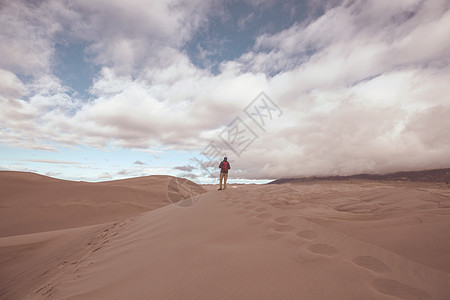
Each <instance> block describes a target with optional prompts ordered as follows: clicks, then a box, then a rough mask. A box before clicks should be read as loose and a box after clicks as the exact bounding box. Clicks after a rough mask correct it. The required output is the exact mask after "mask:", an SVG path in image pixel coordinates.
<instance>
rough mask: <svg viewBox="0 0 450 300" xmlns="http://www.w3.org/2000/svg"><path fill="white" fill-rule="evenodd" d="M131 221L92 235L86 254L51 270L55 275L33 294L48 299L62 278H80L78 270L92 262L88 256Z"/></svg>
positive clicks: (99, 248) (102, 246)
mask: <svg viewBox="0 0 450 300" xmlns="http://www.w3.org/2000/svg"><path fill="white" fill-rule="evenodd" d="M132 221H134V219H129V220H125V221H122V222H116V223H114V224H113V225H111V226H110V227H108V228H106V229H104V230H103V231H101V232H100V233H98V234H96V235H94V236H93V237H92V238H91V239H90V240H89V241H88V244H87V249H86V250H87V252H86V253H85V254H84V255H83V256H81V257H78V258H76V259H74V260H73V261H72V262H69V260H66V261H64V262H63V263H61V265H59V266H58V267H57V268H56V269H55V270H52V271H53V272H54V273H55V274H57V275H56V276H55V277H54V278H53V279H51V280H50V282H49V283H47V284H45V285H44V286H42V287H40V288H39V289H38V290H36V291H35V294H38V295H41V296H47V297H50V296H52V294H53V293H54V290H55V288H56V287H57V286H58V285H59V283H58V282H59V281H60V279H61V278H62V277H63V276H70V277H69V278H70V279H71V280H76V279H78V278H80V277H81V275H80V272H79V271H80V269H81V268H83V267H86V266H90V265H92V264H93V262H91V261H89V256H90V255H91V254H92V253H94V252H97V251H100V250H102V249H103V248H104V247H105V245H106V244H108V243H109V242H111V240H112V239H113V238H114V237H115V236H116V235H118V234H119V232H120V230H121V229H122V228H123V227H124V226H125V225H127V224H128V223H130V222H132Z"/></svg>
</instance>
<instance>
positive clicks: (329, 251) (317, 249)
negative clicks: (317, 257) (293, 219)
mask: <svg viewBox="0 0 450 300" xmlns="http://www.w3.org/2000/svg"><path fill="white" fill-rule="evenodd" d="M309 250H310V251H311V252H313V253H316V254H321V255H325V256H332V255H335V254H336V253H338V252H339V251H338V250H337V249H336V248H334V247H331V246H330V245H327V244H314V245H311V246H309Z"/></svg>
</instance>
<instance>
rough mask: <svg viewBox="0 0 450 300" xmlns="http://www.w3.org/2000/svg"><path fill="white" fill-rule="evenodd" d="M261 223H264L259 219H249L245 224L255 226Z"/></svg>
mask: <svg viewBox="0 0 450 300" xmlns="http://www.w3.org/2000/svg"><path fill="white" fill-rule="evenodd" d="M262 222H264V220H263V219H260V218H251V219H248V220H247V222H246V223H247V224H248V225H256V224H259V223H262Z"/></svg>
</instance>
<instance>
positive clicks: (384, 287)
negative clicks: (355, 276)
mask: <svg viewBox="0 0 450 300" xmlns="http://www.w3.org/2000/svg"><path fill="white" fill-rule="evenodd" d="M372 286H373V287H374V288H375V289H376V290H377V291H379V292H380V293H383V294H386V295H389V296H394V297H398V298H401V299H411V300H412V299H414V300H415V299H417V300H418V299H429V298H430V295H428V294H427V293H426V292H425V291H422V290H420V289H417V288H415V287H412V286H409V285H406V284H403V283H401V282H398V281H396V280H393V279H385V278H375V279H374V280H373V282H372Z"/></svg>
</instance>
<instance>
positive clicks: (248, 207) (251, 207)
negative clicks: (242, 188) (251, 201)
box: [244, 205, 255, 209]
mask: <svg viewBox="0 0 450 300" xmlns="http://www.w3.org/2000/svg"><path fill="white" fill-rule="evenodd" d="M254 208H255V206H253V205H247V206H244V209H254Z"/></svg>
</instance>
